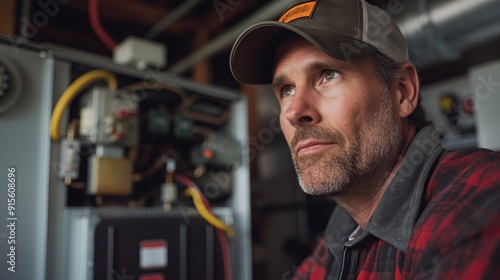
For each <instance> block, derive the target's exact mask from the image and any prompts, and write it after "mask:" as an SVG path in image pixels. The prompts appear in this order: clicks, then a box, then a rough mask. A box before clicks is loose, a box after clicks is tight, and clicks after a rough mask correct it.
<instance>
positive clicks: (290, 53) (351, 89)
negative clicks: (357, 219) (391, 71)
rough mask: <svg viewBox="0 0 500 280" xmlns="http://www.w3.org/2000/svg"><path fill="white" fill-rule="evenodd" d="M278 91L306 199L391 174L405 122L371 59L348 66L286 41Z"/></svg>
mask: <svg viewBox="0 0 500 280" xmlns="http://www.w3.org/2000/svg"><path fill="white" fill-rule="evenodd" d="M273 92H274V94H275V96H276V98H277V100H278V102H279V104H280V107H281V114H280V124H281V128H282V130H283V133H284V136H285V138H286V140H287V142H288V145H289V146H290V150H291V153H292V159H293V162H294V165H295V168H296V170H297V174H298V177H299V182H300V185H301V187H302V189H303V190H304V191H305V192H306V193H309V194H314V195H336V194H340V193H344V192H346V191H348V190H349V189H350V188H347V186H349V185H351V184H353V183H363V182H366V183H376V182H373V178H377V176H376V175H375V176H374V174H375V173H380V172H388V171H389V170H390V169H391V168H392V164H394V162H395V159H396V157H397V152H396V151H397V150H398V149H399V146H400V142H401V123H400V119H399V116H398V114H397V113H396V111H395V109H394V106H393V102H395V101H394V100H393V97H392V96H393V95H392V94H391V91H390V90H389V92H386V91H385V90H383V88H382V86H381V84H380V82H379V80H378V78H377V75H376V71H375V66H374V63H373V60H372V59H371V58H363V59H360V60H357V61H352V62H350V63H349V62H346V61H342V60H338V59H334V58H332V57H330V56H328V55H327V54H325V53H323V52H322V51H320V50H319V49H317V48H316V47H315V46H313V45H312V44H310V43H308V42H307V41H305V40H303V39H298V38H294V39H291V40H287V41H285V42H283V43H282V44H281V45H280V47H279V48H278V49H277V51H276V60H275V70H274V76H273Z"/></svg>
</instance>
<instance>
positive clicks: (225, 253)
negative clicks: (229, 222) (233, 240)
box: [216, 229, 232, 280]
mask: <svg viewBox="0 0 500 280" xmlns="http://www.w3.org/2000/svg"><path fill="white" fill-rule="evenodd" d="M216 232H217V237H218V238H219V242H220V247H221V250H222V263H223V264H224V275H225V278H226V280H231V279H232V271H231V258H230V254H229V243H228V240H227V236H226V235H225V234H224V232H223V231H222V230H220V229H216Z"/></svg>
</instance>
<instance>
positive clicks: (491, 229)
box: [293, 149, 500, 280]
mask: <svg viewBox="0 0 500 280" xmlns="http://www.w3.org/2000/svg"><path fill="white" fill-rule="evenodd" d="M326 239H327V238H326V237H325V238H323V239H321V240H320V242H319V244H318V246H317V248H316V249H315V252H314V253H313V254H312V255H311V256H310V257H309V258H307V259H306V260H305V261H304V262H303V263H302V264H301V265H300V266H299V268H298V269H297V270H296V272H295V276H294V278H293V279H318V280H319V279H339V275H340V273H338V272H337V271H333V270H332V268H333V267H339V264H338V263H337V262H342V264H340V266H341V267H344V271H343V272H342V276H343V277H342V279H412V280H413V279H449V280H455V279H467V280H468V279H500V153H499V152H492V151H488V150H481V149H479V150H474V151H460V152H453V153H448V152H446V153H444V154H443V155H442V156H441V157H440V159H439V160H437V163H436V164H435V167H434V169H433V171H431V173H430V176H429V177H428V181H427V184H426V187H425V192H424V197H423V199H422V202H421V206H420V211H419V216H418V219H417V221H416V223H415V225H414V228H413V233H412V237H411V239H410V243H409V245H408V248H407V249H406V252H404V251H401V250H399V249H397V248H396V247H395V246H393V245H391V244H389V243H388V242H386V241H384V240H382V239H379V238H377V237H375V236H373V235H368V236H366V237H365V238H364V239H363V240H362V242H359V243H357V244H356V245H355V246H353V247H350V248H348V249H344V250H347V252H348V254H347V255H346V254H344V257H345V256H347V257H348V258H347V260H345V259H344V260H340V259H335V258H334V256H333V255H332V254H331V253H330V252H329V250H328V249H327V246H326V241H325V240H326ZM345 252H346V251H344V253H345ZM318 256H321V257H318ZM344 262H345V263H346V264H344ZM341 270H342V269H341ZM332 272H335V273H332Z"/></svg>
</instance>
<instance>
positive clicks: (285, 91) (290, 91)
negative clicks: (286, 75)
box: [281, 86, 295, 97]
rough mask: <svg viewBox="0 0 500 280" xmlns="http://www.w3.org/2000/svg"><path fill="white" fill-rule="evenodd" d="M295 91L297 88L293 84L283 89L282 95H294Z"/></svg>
mask: <svg viewBox="0 0 500 280" xmlns="http://www.w3.org/2000/svg"><path fill="white" fill-rule="evenodd" d="M294 93H295V89H294V88H293V87H291V86H286V87H284V88H283V89H282V90H281V96H283V97H287V96H290V95H293V94H294Z"/></svg>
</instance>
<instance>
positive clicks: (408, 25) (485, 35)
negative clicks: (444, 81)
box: [388, 0, 500, 68]
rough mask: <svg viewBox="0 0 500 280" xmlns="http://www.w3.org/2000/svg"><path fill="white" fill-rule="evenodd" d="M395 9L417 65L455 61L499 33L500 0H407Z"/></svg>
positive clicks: (394, 15)
mask: <svg viewBox="0 0 500 280" xmlns="http://www.w3.org/2000/svg"><path fill="white" fill-rule="evenodd" d="M390 2H396V1H395V0H391V1H389V3H390ZM392 8H393V9H388V11H389V13H392V16H393V18H394V19H395V21H396V22H397V24H398V25H399V27H400V28H401V31H402V32H403V34H404V36H405V38H406V40H407V42H408V46H409V47H408V48H409V52H410V58H411V60H412V61H413V63H415V65H416V66H417V68H425V67H427V66H430V65H432V64H435V63H438V62H443V61H451V60H456V59H458V58H460V55H461V53H462V52H463V51H465V50H467V49H470V48H471V47H474V46H477V45H478V44H481V43H484V42H487V41H488V40H491V39H493V38H496V37H499V36H500V0H417V1H415V0H405V1H400V6H399V7H398V6H396V5H395V6H392Z"/></svg>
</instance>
